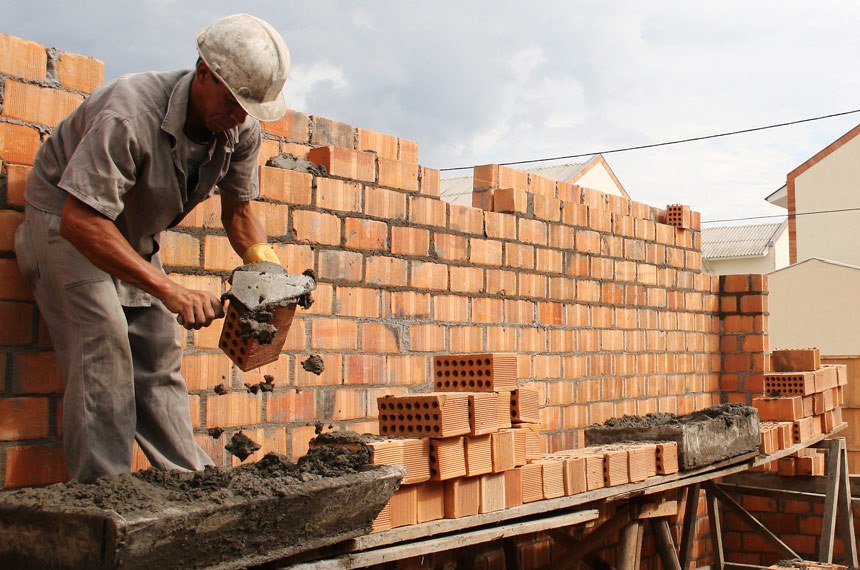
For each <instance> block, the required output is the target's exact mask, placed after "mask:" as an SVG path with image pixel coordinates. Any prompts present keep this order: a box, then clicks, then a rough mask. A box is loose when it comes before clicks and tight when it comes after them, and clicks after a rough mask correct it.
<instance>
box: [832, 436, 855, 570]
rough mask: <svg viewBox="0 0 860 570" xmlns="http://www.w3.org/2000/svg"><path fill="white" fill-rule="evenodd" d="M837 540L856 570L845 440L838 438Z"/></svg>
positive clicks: (849, 566) (850, 564) (849, 562)
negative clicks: (840, 541) (840, 542)
mask: <svg viewBox="0 0 860 570" xmlns="http://www.w3.org/2000/svg"><path fill="white" fill-rule="evenodd" d="M837 441H839V443H840V444H839V464H840V465H839V470H840V472H841V476H840V477H839V538H841V539H842V544H843V546H844V547H846V548H845V549H846V552H845V559H846V561H847V566H848V568H850V569H851V570H858V566H859V565H860V564H858V561H857V540H856V537H855V536H854V521H853V514H854V511H853V509H852V504H851V503H852V501H851V481H850V477H849V476H848V450H847V449H845V439H844V438H839V439H838V440H837Z"/></svg>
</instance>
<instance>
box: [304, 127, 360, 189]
mask: <svg viewBox="0 0 860 570" xmlns="http://www.w3.org/2000/svg"><path fill="white" fill-rule="evenodd" d="M314 124H315V125H316V120H315V121H314ZM314 136H316V133H314ZM314 142H315V143H316V141H314ZM308 160H310V161H311V162H313V163H315V164H318V165H320V166H325V168H326V170H327V171H328V173H329V175H330V176H336V177H338V178H347V179H350V180H361V181H364V182H374V181H375V180H376V160H375V157H374V156H373V155H372V154H370V153H366V152H361V151H357V150H351V149H350V148H343V147H340V146H322V147H318V148H314V149H312V150H311V151H310V152H309V153H308Z"/></svg>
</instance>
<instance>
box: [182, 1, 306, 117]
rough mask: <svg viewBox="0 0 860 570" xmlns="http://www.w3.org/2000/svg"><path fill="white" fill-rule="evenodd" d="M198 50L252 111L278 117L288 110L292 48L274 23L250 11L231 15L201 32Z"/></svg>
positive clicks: (252, 112) (207, 63) (210, 67)
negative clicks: (288, 47)
mask: <svg viewBox="0 0 860 570" xmlns="http://www.w3.org/2000/svg"><path fill="white" fill-rule="evenodd" d="M197 50H198V52H199V53H200V57H201V58H202V59H203V61H204V62H205V63H206V65H207V66H208V67H209V69H210V70H212V73H214V74H215V77H217V78H218V79H220V80H221V82H222V83H224V85H226V86H227V88H228V89H229V90H230V93H232V94H233V96H234V97H235V98H236V101H238V102H239V104H240V105H241V106H242V108H243V109H245V111H246V112H247V113H248V114H249V115H251V116H252V117H254V118H256V119H259V120H260V121H276V120H278V119H280V118H281V117H283V116H284V113H286V112H287V104H286V102H284V94H283V90H284V84H285V83H286V82H287V75H288V74H289V72H290V50H289V49H287V44H286V43H284V40H283V38H281V36H280V34H278V32H277V31H275V29H274V28H273V27H272V26H270V25H269V24H267V23H266V22H264V21H263V20H261V19H259V18H255V17H254V16H250V15H248V14H234V15H232V16H227V17H226V18H222V19H220V20H218V21H217V22H215V23H214V24H212V25H211V26H209V27H207V28H203V29H202V30H200V32H198V34H197Z"/></svg>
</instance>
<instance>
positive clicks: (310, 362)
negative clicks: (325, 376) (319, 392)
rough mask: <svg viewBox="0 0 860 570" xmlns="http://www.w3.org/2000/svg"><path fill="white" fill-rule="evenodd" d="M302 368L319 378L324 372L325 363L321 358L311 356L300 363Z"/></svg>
mask: <svg viewBox="0 0 860 570" xmlns="http://www.w3.org/2000/svg"><path fill="white" fill-rule="evenodd" d="M302 368H304V369H305V370H307V371H308V372H311V373H313V374H316V375H317V376H319V375H320V374H322V373H323V371H324V370H325V363H324V362H323V359H322V358H320V357H319V356H318V355H316V354H313V355H311V356H309V357H307V358H306V359H305V360H303V361H302Z"/></svg>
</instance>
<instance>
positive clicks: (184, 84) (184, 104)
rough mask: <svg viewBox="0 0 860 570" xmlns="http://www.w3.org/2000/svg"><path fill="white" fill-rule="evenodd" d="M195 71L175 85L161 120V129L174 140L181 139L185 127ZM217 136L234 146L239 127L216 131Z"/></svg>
mask: <svg viewBox="0 0 860 570" xmlns="http://www.w3.org/2000/svg"><path fill="white" fill-rule="evenodd" d="M194 73H195V72H194V70H189V71H188V72H187V73H186V74H185V75H183V76H181V77H180V78H179V81H177V82H176V85H174V86H173V91H172V92H171V93H170V100H169V101H168V102H167V112H166V113H165V114H164V120H163V121H162V122H161V130H163V131H164V132H166V133H168V134H170V135H171V136H173V139H174V140H178V139H179V135H181V134H182V130H183V129H184V128H185V118H186V116H187V111H188V95H189V94H190V93H191V82H192V81H193V80H194ZM215 138H216V139H217V140H219V141H221V142H222V143H223V144H225V146H227V147H229V148H233V147H234V146H235V145H236V141H237V140H239V127H234V128H232V129H230V130H229V131H226V132H223V133H215Z"/></svg>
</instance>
